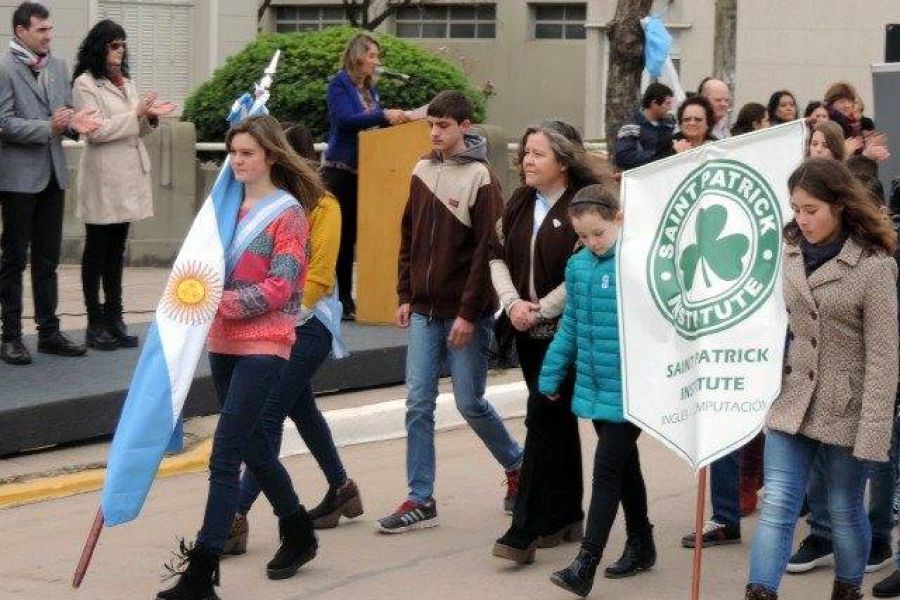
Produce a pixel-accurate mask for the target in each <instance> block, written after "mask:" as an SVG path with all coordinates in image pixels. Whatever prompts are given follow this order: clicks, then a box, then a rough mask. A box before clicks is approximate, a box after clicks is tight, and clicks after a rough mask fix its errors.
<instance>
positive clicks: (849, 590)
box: [831, 581, 863, 600]
mask: <svg viewBox="0 0 900 600" xmlns="http://www.w3.org/2000/svg"><path fill="white" fill-rule="evenodd" d="M862 597H863V595H862V592H861V591H860V590H859V586H856V585H853V584H851V583H846V582H844V581H835V582H834V587H833V588H832V590H831V600H859V599H860V598H862Z"/></svg>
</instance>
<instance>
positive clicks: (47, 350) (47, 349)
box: [38, 331, 87, 356]
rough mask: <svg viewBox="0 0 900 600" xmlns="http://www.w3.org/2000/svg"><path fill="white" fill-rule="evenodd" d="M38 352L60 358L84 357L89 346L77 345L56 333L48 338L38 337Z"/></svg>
mask: <svg viewBox="0 0 900 600" xmlns="http://www.w3.org/2000/svg"><path fill="white" fill-rule="evenodd" d="M38 352H43V353H44V354H56V355H59V356H84V354H85V353H86V352H87V346H84V345H82V344H76V343H75V342H73V341H72V340H70V339H69V338H67V337H66V336H65V335H63V334H62V332H59V331H56V332H54V333H51V334H50V335H48V336H46V337H38Z"/></svg>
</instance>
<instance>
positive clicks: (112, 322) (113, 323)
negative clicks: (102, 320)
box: [106, 313, 138, 348]
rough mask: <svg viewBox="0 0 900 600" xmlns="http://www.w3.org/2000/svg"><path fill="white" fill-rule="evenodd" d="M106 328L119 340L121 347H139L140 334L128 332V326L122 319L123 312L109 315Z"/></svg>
mask: <svg viewBox="0 0 900 600" xmlns="http://www.w3.org/2000/svg"><path fill="white" fill-rule="evenodd" d="M106 330H107V331H108V332H109V335H110V336H111V337H112V338H113V339H115V340H116V342H118V344H119V347H121V348H137V345H138V336H136V335H131V334H130V333H128V327H127V326H126V325H125V321H123V320H122V315H121V313H120V314H118V315H112V316H107V322H106Z"/></svg>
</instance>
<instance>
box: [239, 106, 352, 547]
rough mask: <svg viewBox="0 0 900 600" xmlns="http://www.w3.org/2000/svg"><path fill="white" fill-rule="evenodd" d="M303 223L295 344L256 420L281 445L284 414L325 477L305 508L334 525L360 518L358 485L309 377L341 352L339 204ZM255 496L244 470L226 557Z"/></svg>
mask: <svg viewBox="0 0 900 600" xmlns="http://www.w3.org/2000/svg"><path fill="white" fill-rule="evenodd" d="M282 126H283V127H284V129H285V135H286V136H287V139H288V141H289V142H290V143H291V146H293V148H294V150H295V151H296V152H297V154H299V155H300V156H302V157H304V158H306V159H308V160H311V161H315V160H316V154H315V150H314V149H313V142H312V135H311V134H310V131H309V129H307V128H306V126H305V125H303V124H294V123H283V124H282ZM307 219H308V220H309V232H310V235H309V266H308V268H307V275H306V284H305V285H304V287H303V294H302V296H301V303H302V305H301V308H300V318H299V321H298V323H297V341H296V342H295V343H294V346H293V348H292V349H291V359H290V362H289V363H288V364H287V365H286V366H285V368H284V371H283V372H282V374H281V379H280V381H279V382H278V384H277V385H275V386H274V387H273V388H272V392H271V395H270V397H269V399H268V401H267V403H266V408H265V409H264V411H263V413H262V415H260V423H261V425H262V427H264V428H265V429H266V431H267V433H268V434H269V437H270V439H272V440H273V441H274V445H275V447H276V448H280V446H281V434H282V429H283V425H284V420H285V417H288V416H289V417H290V418H291V420H292V421H293V422H294V424H295V425H296V426H297V430H298V431H299V432H300V437H302V438H303V441H304V442H305V443H306V446H307V447H308V448H309V450H310V452H311V453H312V455H313V456H314V457H315V459H316V461H317V462H318V463H319V467H320V468H321V469H322V471H323V473H324V474H325V478H326V479H327V480H328V492H327V493H326V494H325V498H324V499H323V500H322V501H321V502H320V503H319V505H318V506H316V507H315V508H313V509H312V510H310V511H309V516H310V518H311V519H312V520H313V526H314V527H316V528H317V529H325V528H330V527H335V526H337V524H338V521H339V520H340V517H341V516H342V515H343V516H345V517H350V518H352V517H358V516H359V515H361V514H362V513H363V507H362V499H361V498H360V495H359V489H358V488H357V487H356V484H355V483H354V482H353V480H352V479H349V478H348V477H347V473H346V471H345V470H344V465H343V463H342V462H341V458H340V456H339V455H338V451H337V448H336V447H335V445H334V440H333V439H332V436H331V430H330V429H329V427H328V423H327V422H326V421H325V418H324V417H323V416H322V413H321V412H320V411H319V408H318V407H317V406H316V397H315V395H314V394H313V389H312V378H313V376H314V375H315V374H316V371H317V370H318V369H319V367H320V366H321V365H322V363H323V362H325V359H326V358H327V357H328V355H329V354H331V355H332V356H334V358H343V357H344V356H346V355H347V351H346V348H345V346H344V343H343V340H342V339H341V315H342V313H343V310H342V307H341V303H340V301H339V300H338V290H337V285H336V283H335V265H336V264H337V256H338V248H339V247H340V241H341V208H340V205H339V204H338V202H337V200H336V199H335V198H334V196H332V195H331V194H325V195H324V196H322V197H321V198H319V202H318V205H317V206H316V208H315V209H313V210H312V212H310V213H309V215H308V216H307ZM257 496H259V486H258V485H257V483H256V480H255V479H254V478H253V475H252V474H251V473H250V472H249V471H248V470H246V469H245V470H244V474H243V477H242V478H241V496H240V501H239V504H238V513H237V516H236V517H235V520H234V524H233V526H232V528H231V534H230V535H229V538H228V541H227V542H226V544H225V549H224V554H243V553H244V552H245V551H246V547H247V535H248V531H249V527H248V524H247V513H248V512H249V511H250V508H251V507H252V506H253V502H254V501H255V500H256V498H257Z"/></svg>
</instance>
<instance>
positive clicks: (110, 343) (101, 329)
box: [84, 318, 119, 350]
mask: <svg viewBox="0 0 900 600" xmlns="http://www.w3.org/2000/svg"><path fill="white" fill-rule="evenodd" d="M84 344H85V345H86V346H87V347H88V348H93V349H94V350H115V349H116V348H118V347H119V340H117V339H116V338H114V337H113V336H112V335H110V334H109V332H108V331H107V330H106V323H104V322H103V320H102V319H97V318H94V319H88V325H87V329H85V330H84Z"/></svg>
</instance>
